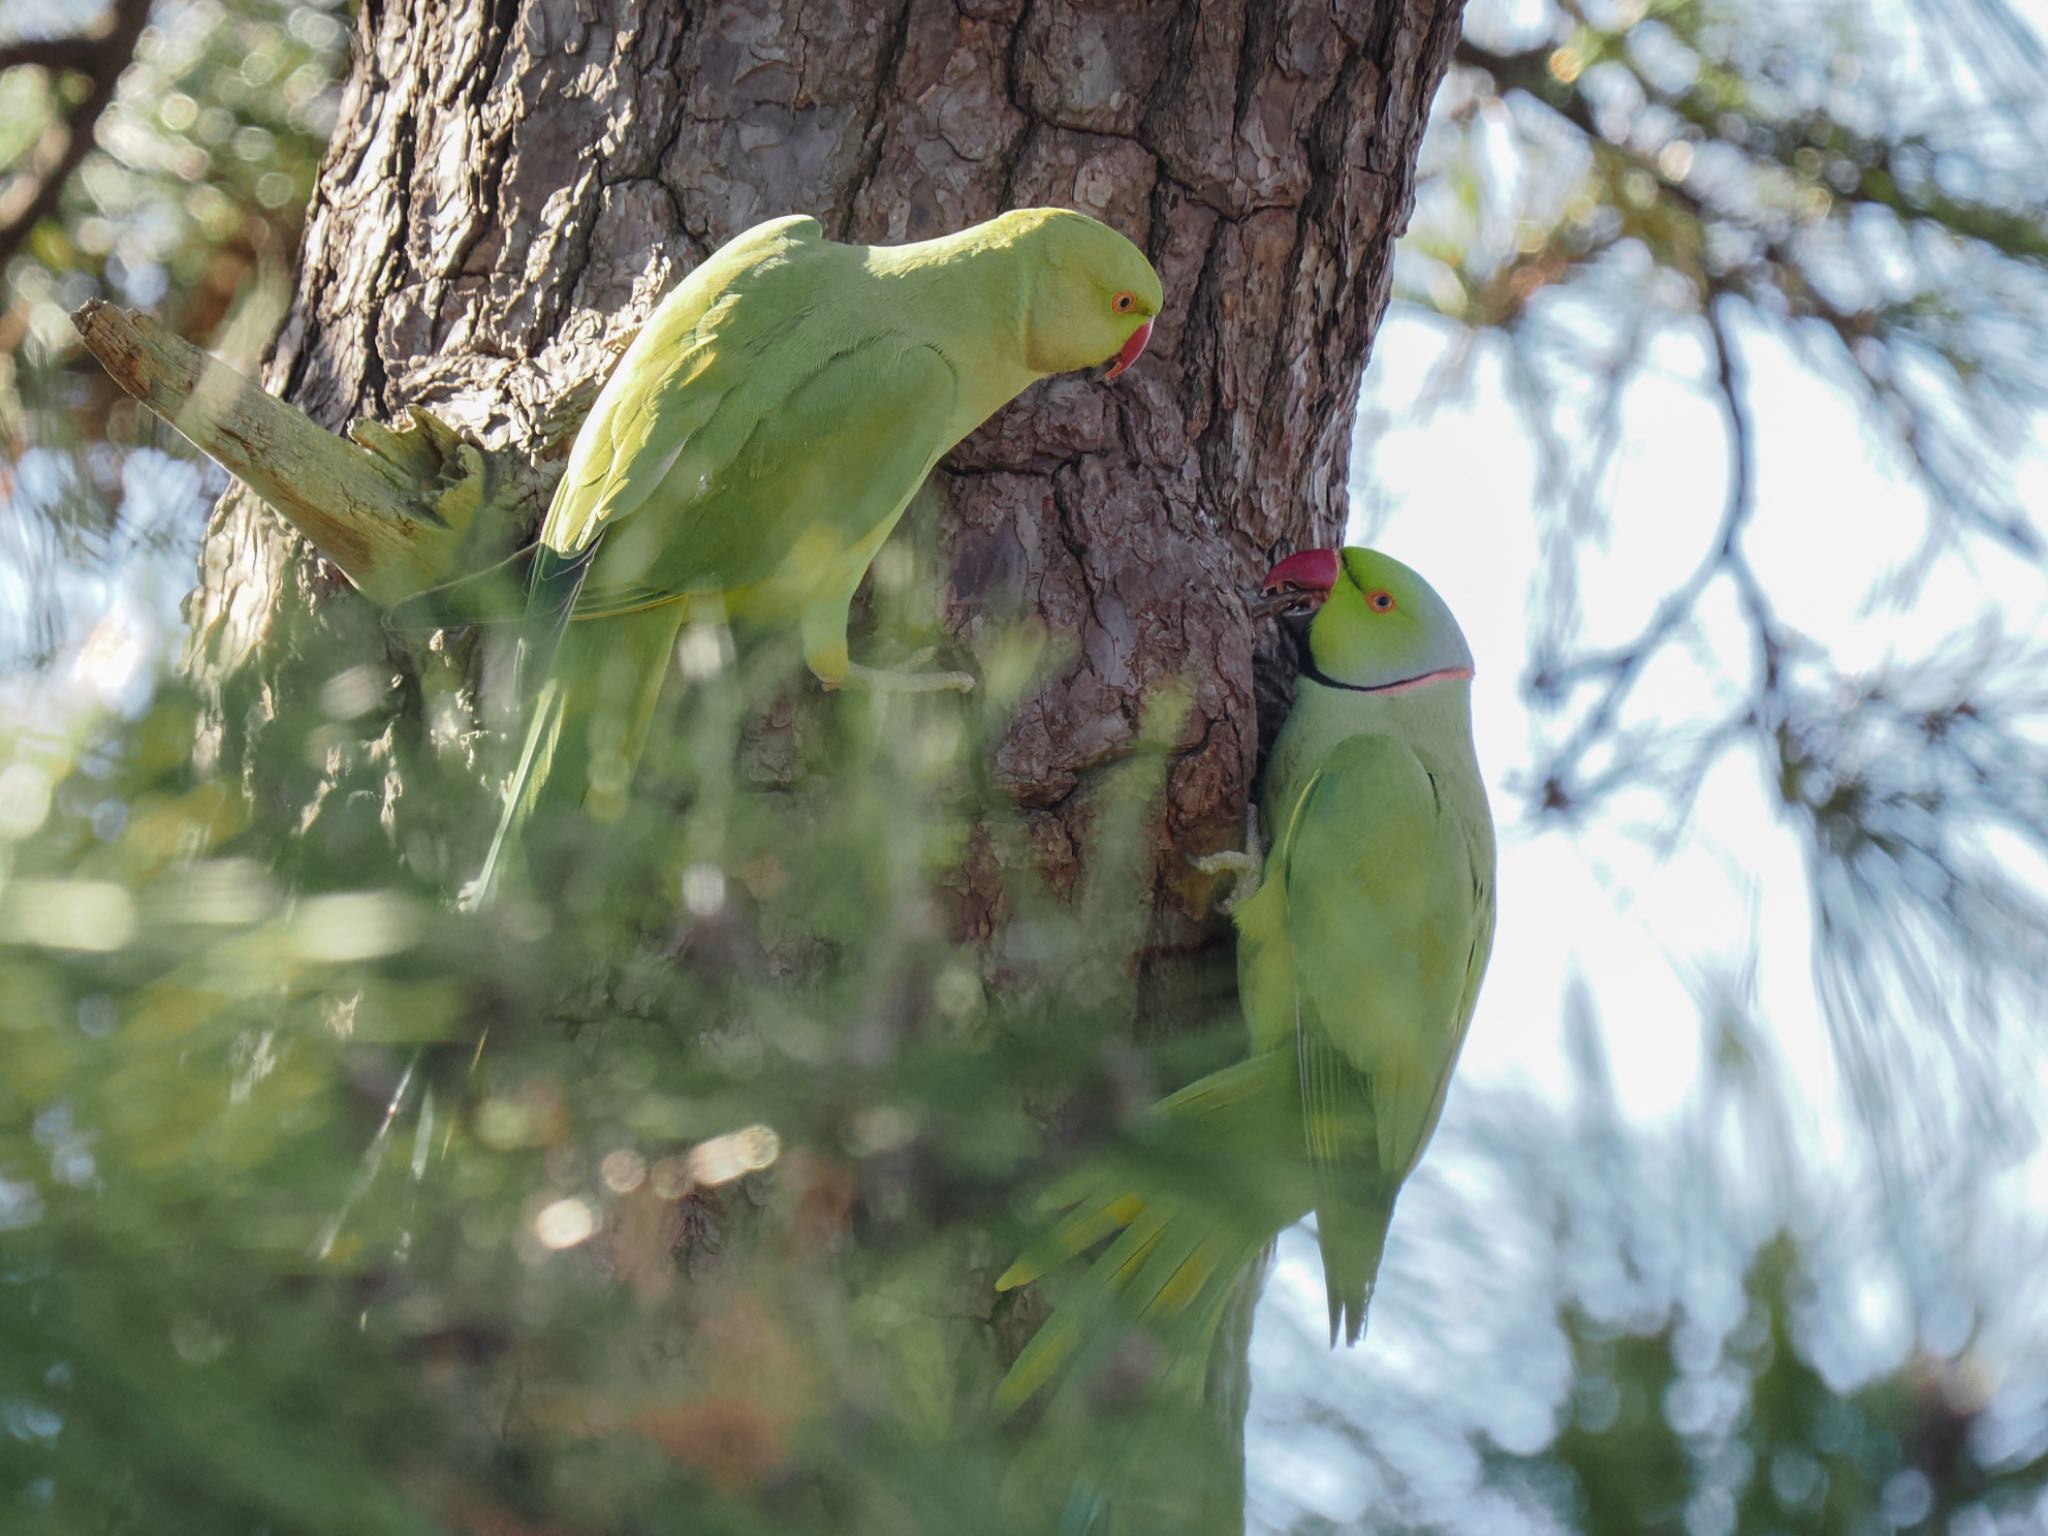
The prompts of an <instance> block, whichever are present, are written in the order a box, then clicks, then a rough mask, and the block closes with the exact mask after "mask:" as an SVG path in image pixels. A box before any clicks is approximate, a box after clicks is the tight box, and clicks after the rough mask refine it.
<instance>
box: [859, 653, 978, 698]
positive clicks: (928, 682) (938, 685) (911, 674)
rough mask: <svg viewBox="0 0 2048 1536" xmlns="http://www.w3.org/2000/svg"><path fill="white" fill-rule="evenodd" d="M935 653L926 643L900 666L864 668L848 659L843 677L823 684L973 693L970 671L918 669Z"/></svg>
mask: <svg viewBox="0 0 2048 1536" xmlns="http://www.w3.org/2000/svg"><path fill="white" fill-rule="evenodd" d="M936 654H937V647H935V646H929V645H928V646H926V647H925V648H924V649H923V650H921V651H918V652H917V653H916V654H914V655H912V656H910V657H907V658H906V659H905V660H904V663H903V665H902V666H901V667H864V666H862V665H861V664H860V663H859V662H850V663H848V665H847V668H846V675H845V676H844V677H841V678H835V679H833V680H831V681H829V682H827V683H826V684H825V686H826V687H827V688H866V689H869V690H871V691H873V692H876V693H972V692H973V691H974V677H973V675H972V674H971V673H967V672H920V671H919V670H918V668H919V667H922V666H923V665H924V664H925V663H926V662H928V661H930V660H931V659H932V657H933V656H934V655H936Z"/></svg>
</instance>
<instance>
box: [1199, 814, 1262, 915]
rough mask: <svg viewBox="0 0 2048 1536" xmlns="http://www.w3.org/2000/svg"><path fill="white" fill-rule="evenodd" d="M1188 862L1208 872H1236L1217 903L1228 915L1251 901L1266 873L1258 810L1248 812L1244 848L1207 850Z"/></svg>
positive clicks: (1219, 909) (1224, 913)
mask: <svg viewBox="0 0 2048 1536" xmlns="http://www.w3.org/2000/svg"><path fill="white" fill-rule="evenodd" d="M1188 863H1190V864H1192V865H1193V866H1194V867H1195V868H1196V869H1198V870H1200V871H1201V872H1202V873H1203V874H1205V875H1235V876H1237V883H1236V885H1234V886H1233V887H1232V888H1231V892H1230V894H1229V895H1228V896H1226V897H1224V898H1223V900H1221V901H1220V902H1218V903H1217V904H1216V910H1217V911H1219V912H1221V913H1222V914H1223V915H1224V916H1226V917H1228V916H1229V915H1230V914H1231V913H1232V912H1235V911H1236V910H1237V909H1238V907H1240V906H1241V905H1243V904H1244V903H1245V902H1247V901H1250V900H1251V899H1252V897H1254V896H1256V895H1258V893H1259V881H1260V878H1261V876H1262V875H1263V874H1264V873H1265V867H1266V855H1265V850H1264V848H1263V847H1261V845H1260V842H1259V811H1258V807H1257V806H1253V807H1252V808H1251V810H1250V811H1249V812H1247V813H1246V815H1245V825H1244V850H1243V851H1242V852H1239V851H1238V850H1237V849H1235V848H1227V849H1225V850H1223V851H1222V852H1221V853H1204V854H1199V855H1195V856H1193V857H1190V858H1189V860H1188Z"/></svg>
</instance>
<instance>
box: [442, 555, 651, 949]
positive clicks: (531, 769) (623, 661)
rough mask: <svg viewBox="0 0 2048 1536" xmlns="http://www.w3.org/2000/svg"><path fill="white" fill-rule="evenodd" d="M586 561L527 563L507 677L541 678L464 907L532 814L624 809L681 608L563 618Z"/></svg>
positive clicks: (484, 886)
mask: <svg viewBox="0 0 2048 1536" xmlns="http://www.w3.org/2000/svg"><path fill="white" fill-rule="evenodd" d="M587 564H588V560H587V557H586V558H583V559H579V560H575V561H564V560H561V559H559V558H558V557H556V556H553V555H551V554H550V553H549V552H547V551H545V550H543V551H542V552H541V556H540V557H539V558H537V559H536V561H535V566H534V584H533V588H532V600H531V602H530V604H529V606H528V610H527V628H526V632H525V634H524V635H523V636H522V637H521V640H520V648H519V658H518V661H517V663H516V664H515V670H514V676H515V684H516V683H517V680H518V678H519V677H520V675H521V674H524V675H525V676H529V677H530V676H539V677H540V678H541V679H542V680H541V682H540V684H539V686H538V687H537V688H536V689H535V690H534V692H533V695H532V697H533V703H532V705H531V708H530V712H529V714H528V717H527V730H526V736H525V740H524V742H523V744H522V746H521V750H520V754H519V758H518V761H517V762H516V763H515V764H514V765H513V769H512V773H511V775H510V777H509V779H508V781H507V785H506V789H505V799H504V804H503V808H502V810H501V812H500V815H499V819H498V826H497V830H496V833H495V834H494V836H493V837H492V839H491V846H490V851H489V853H488V854H487V855H486V856H485V859H484V863H483V866H482V868H481V870H480V871H479V872H478V874H477V876H476V878H475V879H474V880H472V881H471V882H470V883H469V885H468V886H467V887H466V888H465V889H464V892H463V895H462V899H461V905H462V906H463V907H465V908H471V909H473V908H475V907H478V906H481V905H482V904H483V903H484V902H486V901H488V900H489V899H490V897H491V894H492V892H493V891H494V890H495V889H496V887H497V884H498V882H499V880H500V879H501V878H502V877H503V873H504V869H505V866H506V864H507V862H508V861H509V858H510V855H511V850H512V848H513V846H514V845H515V844H516V843H517V842H518V840H519V838H520V834H521V832H522V830H523V829H524V828H525V827H526V825H527V823H528V822H529V821H530V820H531V819H532V818H533V817H534V816H535V815H536V814H537V813H540V812H541V811H543V810H552V809H554V808H558V807H559V808H573V807H582V808H584V809H585V810H587V811H588V812H589V813H590V814H591V815H592V816H595V817H597V818H599V819H612V818H615V817H616V816H617V815H618V814H619V813H620V812H621V810H623V808H624V805H625V800H626V790H627V786H628V784H629V783H630V781H631V779H632V776H633V770H634V768H635V767H636V766H637V765H638V763H639V760H640V754H641V750H642V749H643V748H644V747H645V745H646V742H647V731H648V727H649V726H650V725H651V724H652V723H653V720H654V708H655V704H656V702H657V700H658V699H659V698H660V695H661V687H662V682H663V680H664V679H665V678H666V676H667V674H668V667H669V659H670V655H671V653H672V652H673V650H674V647H675V639H676V633H677V631H678V630H679V629H681V627H682V622H683V617H684V612H685V610H684V605H683V604H682V603H681V602H679V601H678V602H671V603H665V604H661V605H659V606H656V607H650V608H642V609H638V610H635V611H633V612H630V613H623V614H617V615H611V616H607V617H604V618H594V619H590V620H588V621H586V622H583V623H577V624H571V623H570V622H569V617H570V610H571V609H572V608H573V607H574V605H575V601H576V594H577V592H578V591H580V590H581V588H582V584H583V577H584V573H585V567H586V566H587Z"/></svg>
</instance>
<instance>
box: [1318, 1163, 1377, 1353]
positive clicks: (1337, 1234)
mask: <svg viewBox="0 0 2048 1536" xmlns="http://www.w3.org/2000/svg"><path fill="white" fill-rule="evenodd" d="M1393 1219H1394V1202H1393V1200H1392V1198H1391V1197H1385V1198H1383V1197H1381V1196H1380V1195H1379V1194H1378V1193H1377V1192H1375V1193H1374V1194H1372V1195H1370V1196H1369V1197H1367V1198H1365V1199H1358V1198H1355V1197H1354V1198H1344V1199H1340V1198H1333V1197H1326V1198H1324V1199H1323V1200H1321V1201H1319V1202H1318V1203H1317V1205H1316V1241H1317V1243H1318V1245H1319V1246H1320V1247H1321V1248H1322V1251H1323V1287H1324V1290H1325V1292H1326V1293H1327V1295H1328V1297H1329V1303H1330V1345H1331V1347H1332V1348H1335V1347H1336V1343H1337V1337H1338V1335H1339V1333H1341V1334H1342V1335H1343V1338H1344V1342H1345V1343H1346V1344H1356V1343H1357V1342H1358V1339H1359V1335H1361V1334H1362V1333H1364V1332H1365V1310H1366V1307H1367V1306H1368V1305H1370V1303H1371V1301H1372V1292H1373V1285H1374V1283H1375V1282H1376V1281H1377V1280H1378V1279H1379V1273H1380V1258H1381V1255H1382V1254H1383V1253H1384V1252H1385V1250H1386V1246H1387V1226H1388V1224H1389V1223H1390V1222H1392V1221H1393Z"/></svg>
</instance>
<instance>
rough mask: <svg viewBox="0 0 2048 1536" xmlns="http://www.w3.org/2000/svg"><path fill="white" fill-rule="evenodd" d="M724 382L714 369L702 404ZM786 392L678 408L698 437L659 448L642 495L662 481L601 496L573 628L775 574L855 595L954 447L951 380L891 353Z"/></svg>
mask: <svg viewBox="0 0 2048 1536" xmlns="http://www.w3.org/2000/svg"><path fill="white" fill-rule="evenodd" d="M721 371H722V370H720V369H719V368H718V367H717V366H716V365H712V366H709V367H707V368H706V370H705V373H706V375H707V377H706V378H705V379H704V380H703V381H702V386H701V387H702V388H703V389H704V390H705V391H706V395H705V397H704V398H705V400H706V401H710V400H711V399H713V396H712V395H711V394H710V393H709V392H710V391H712V390H714V389H716V388H717V386H718V379H717V375H718V374H719V373H720V372H721ZM778 382H779V387H771V381H769V380H764V379H761V378H750V379H747V380H745V381H743V382H742V383H740V384H738V385H737V386H735V387H734V388H732V389H730V390H726V391H724V392H722V393H719V394H717V395H716V396H715V399H716V404H715V405H707V404H702V403H699V405H698V408H697V409H695V410H686V409H684V408H683V406H681V405H678V406H675V407H672V408H671V410H670V416H671V417H672V419H673V425H674V428H675V430H676V431H678V432H682V431H695V432H696V434H697V435H696V437H695V438H693V439H691V440H690V441H688V442H685V443H683V444H681V445H680V446H671V447H665V448H664V450H663V451H662V452H661V454H660V455H659V456H658V457H659V467H660V468H661V479H660V480H659V481H658V482H656V483H653V484H651V485H647V486H644V487H643V486H641V485H639V484H638V483H637V481H638V480H639V479H642V478H644V477H645V476H646V475H647V474H649V473H651V472H652V471H651V470H647V469H644V468H643V469H633V468H630V467H629V468H628V470H627V471H626V472H625V473H624V475H623V476H622V478H621V479H620V480H619V481H618V482H617V483H612V482H608V483H607V496H608V497H610V499H609V500H607V501H606V503H605V505H604V507H603V509H602V510H601V512H600V513H599V515H598V522H599V523H600V524H602V525H604V526H606V528H607V531H606V534H605V541H604V545H603V546H602V547H601V548H600V549H599V550H598V551H597V555H596V558H595V559H594V561H593V562H592V566H591V570H590V574H589V576H588V577H587V578H586V579H585V582H584V587H583V591H582V593H581V594H580V595H579V597H578V599H577V604H576V614H575V616H576V617H577V618H579V619H581V618H592V617H599V616H602V615H605V614H610V613H625V612H631V611H633V610H634V609H637V608H644V607H648V606H650V605H651V604H654V603H659V602H666V601H668V600H670V599H672V598H675V597H678V596H681V595H685V594H688V593H693V592H732V591H735V590H739V589H743V588H746V587H750V586H753V585H754V584H756V583H759V582H764V581H767V580H768V579H769V578H771V577H776V576H778V575H780V576H785V577H794V578H795V579H796V582H797V584H798V585H799V586H801V587H821V586H822V587H828V588H836V587H838V586H842V585H843V586H844V588H845V596H846V597H848V598H850V597H851V596H852V595H853V589H854V588H855V587H856V586H857V585H858V584H859V581H860V576H861V573H862V572H863V571H864V570H865V569H866V567H867V561H868V559H869V558H870V557H871V556H872V553H873V548H872V544H871V542H870V541H871V540H872V539H873V538H874V536H875V535H876V534H877V532H878V531H882V532H886V530H887V528H888V527H889V526H892V525H893V523H894V521H895V519H896V517H897V516H898V515H900V514H901V512H902V511H903V508H904V507H905V506H906V505H907V504H908V503H909V501H910V498H911V496H912V495H913V494H915V493H916V490H917V488H918V486H919V485H921V484H922V483H923V481H924V477H925V476H926V475H927V474H928V473H929V472H930V470H931V467H932V465H933V464H934V463H936V462H937V460H938V457H939V455H940V454H941V453H942V452H944V451H945V449H946V448H947V447H949V446H951V445H950V444H949V443H947V442H946V441H945V429H946V426H947V423H948V422H949V421H950V420H951V418H952V413H953V407H954V403H955V398H956V393H957V383H956V380H955V377H954V374H953V370H952V368H951V366H950V365H949V364H948V363H947V362H946V360H945V358H943V357H942V356H941V355H940V354H939V353H938V352H937V351H936V350H934V349H933V348H931V347H926V346H915V345H906V344H905V343H904V342H903V341H902V340H901V339H898V338H881V339H877V340H873V341H870V342H867V343H865V344H863V345H861V346H859V347H855V348H852V349H849V350H847V351H845V352H841V353H837V354H835V355H833V356H831V357H829V358H827V359H824V360H822V361H821V362H820V363H819V365H818V366H817V367H816V368H815V369H813V370H811V371H809V372H806V373H804V374H802V375H800V376H795V377H783V378H781V379H780V380H779V381H778ZM696 387H698V386H696V385H693V386H692V388H696ZM688 403H689V402H685V404H688ZM628 491H630V492H631V495H632V498H633V499H632V500H631V501H630V502H629V501H628V499H627V492H628Z"/></svg>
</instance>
